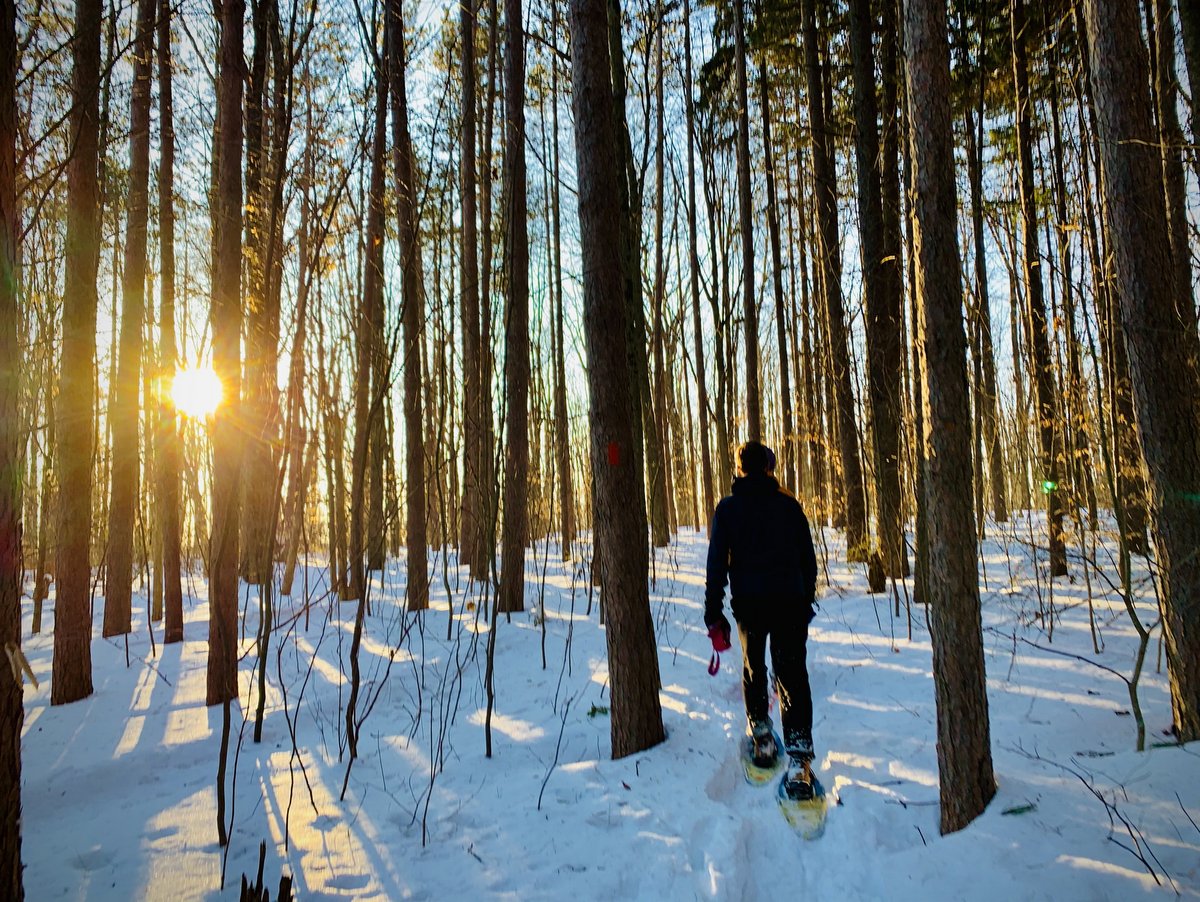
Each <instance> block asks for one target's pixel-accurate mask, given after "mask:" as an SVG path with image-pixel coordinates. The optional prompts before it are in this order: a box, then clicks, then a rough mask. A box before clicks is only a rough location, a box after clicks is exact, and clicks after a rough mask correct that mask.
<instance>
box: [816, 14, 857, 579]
mask: <svg viewBox="0 0 1200 902" xmlns="http://www.w3.org/2000/svg"><path fill="white" fill-rule="evenodd" d="M817 2H818V0H804V4H803V6H804V57H805V68H806V71H807V78H808V107H809V122H810V124H811V127H812V148H813V174H814V179H815V188H816V204H815V206H816V213H817V222H818V234H819V241H818V242H817V247H818V253H819V256H820V260H821V276H822V279H821V286H822V288H821V293H822V295H823V297H824V305H823V306H824V313H825V327H826V338H827V347H828V349H829V363H830V372H829V387H830V389H831V390H832V395H833V404H832V405H831V410H830V414H831V421H832V419H833V418H834V417H836V430H837V438H838V449H839V452H840V454H839V456H840V460H841V465H842V467H841V472H842V479H843V486H844V490H845V500H846V549H847V555H848V557H849V559H850V560H864V559H865V557H866V551H867V549H866V541H867V508H866V499H865V497H864V496H865V489H864V485H863V473H862V464H861V462H860V460H859V445H858V426H857V423H856V418H855V413H854V395H853V392H852V389H851V384H850V348H849V343H848V340H847V337H846V321H845V313H844V310H843V306H842V288H841V285H842V280H841V262H840V260H841V249H840V243H839V238H838V224H837V176H836V172H835V169H834V160H833V153H832V143H831V141H830V135H829V131H828V126H827V122H826V118H827V107H826V102H825V79H824V78H823V77H822V68H823V67H827V66H828V61H825V62H824V64H823V63H822V61H821V56H822V48H825V47H826V46H827V45H826V42H824V41H823V40H820V38H819V36H818V29H817V18H816V4H817ZM826 53H827V50H826ZM831 425H833V423H832V422H831Z"/></svg>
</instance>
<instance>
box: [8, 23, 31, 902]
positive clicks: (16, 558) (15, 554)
mask: <svg viewBox="0 0 1200 902" xmlns="http://www.w3.org/2000/svg"><path fill="white" fill-rule="evenodd" d="M16 23H17V16H16V6H15V4H14V2H13V0H0V648H4V649H19V648H20V647H21V583H22V576H23V573H22V567H21V463H20V450H19V449H20V442H21V438H22V437H21V435H20V434H19V426H18V422H19V419H18V415H17V413H18V410H17V407H18V403H19V401H20V395H21V390H20V389H21V376H20V367H19V363H18V361H19V357H18V351H17V349H18V346H19V343H18V339H17V335H18V332H19V330H20V328H21V317H20V313H19V311H18V307H17V244H18V240H19V238H18V235H19V230H18V217H17V102H16V90H17V86H16V80H17V31H16V27H17V24H16ZM30 491H33V489H32V486H31V487H30ZM23 720H24V707H23V703H22V698H21V679H20V674H19V673H17V672H15V669H14V668H12V667H0V896H3V897H4V898H5V899H11V900H13V902H21V900H22V899H24V898H25V892H24V885H23V883H22V880H21V726H22V722H23Z"/></svg>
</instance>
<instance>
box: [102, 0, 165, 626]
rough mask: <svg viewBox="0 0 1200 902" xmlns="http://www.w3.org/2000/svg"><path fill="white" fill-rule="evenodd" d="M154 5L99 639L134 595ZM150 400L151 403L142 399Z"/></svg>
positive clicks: (142, 56)
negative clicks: (101, 626)
mask: <svg viewBox="0 0 1200 902" xmlns="http://www.w3.org/2000/svg"><path fill="white" fill-rule="evenodd" d="M154 12H155V8H154V0H138V5H137V25H136V33H135V36H134V42H133V96H132V100H131V101H130V112H129V123H130V125H129V184H128V188H127V193H126V203H127V207H126V209H127V218H126V226H125V266H124V270H123V276H122V281H121V344H120V360H119V363H118V364H117V381H116V384H115V385H113V386H111V394H110V398H111V401H110V404H109V410H110V414H111V415H110V419H111V421H112V471H111V475H112V491H111V495H110V499H111V500H110V502H109V506H108V555H107V580H106V583H105V585H106V586H107V589H106V591H105V595H104V635H105V636H116V635H120V634H121V633H127V632H129V628H130V596H131V594H132V591H133V587H132V579H133V528H134V517H135V515H136V509H137V496H138V422H139V417H138V409H139V407H140V405H139V404H138V393H139V391H140V389H141V380H142V374H141V368H142V320H143V318H144V315H145V307H146V299H145V291H146V220H147V214H148V195H149V184H150V74H151V66H152V64H153V55H154ZM147 400H149V399H147Z"/></svg>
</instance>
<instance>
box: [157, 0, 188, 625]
mask: <svg viewBox="0 0 1200 902" xmlns="http://www.w3.org/2000/svg"><path fill="white" fill-rule="evenodd" d="M171 66H172V62H171V4H170V0H158V109H159V114H158V116H159V132H160V134H159V162H158V249H159V255H160V257H161V264H160V268H161V275H160V277H159V299H160V304H161V307H160V309H161V313H160V320H161V322H160V324H159V329H160V331H159V339H158V341H159V347H158V359H159V376H160V378H161V379H163V380H164V381H165V380H168V379H170V378H172V377H173V376H174V374H175V361H176V352H175V347H176V345H175V115H174V104H173V99H172V75H171ZM157 456H158V491H157V496H158V498H157V511H158V516H159V518H160V521H159V522H160V523H161V524H162V526H161V531H162V546H163V547H162V561H163V562H162V567H163V607H164V615H165V621H166V622H165V624H164V633H163V641H164V642H166V643H171V642H181V641H183V585H182V576H181V573H180V570H181V563H180V556H181V555H180V552H181V548H180V543H181V539H180V516H179V424H178V419H177V416H176V414H175V411H174V410H173V409H172V408H171V407H170V405H168V404H165V403H164V404H162V405H160V407H159V418H158V455H157Z"/></svg>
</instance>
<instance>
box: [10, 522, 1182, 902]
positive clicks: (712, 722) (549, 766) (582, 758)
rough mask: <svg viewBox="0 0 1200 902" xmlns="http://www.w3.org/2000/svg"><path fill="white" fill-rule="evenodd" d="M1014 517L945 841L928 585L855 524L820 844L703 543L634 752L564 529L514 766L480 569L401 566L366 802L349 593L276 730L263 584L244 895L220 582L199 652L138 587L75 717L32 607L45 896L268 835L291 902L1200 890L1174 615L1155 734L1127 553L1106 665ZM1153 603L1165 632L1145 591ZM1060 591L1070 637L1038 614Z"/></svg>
mask: <svg viewBox="0 0 1200 902" xmlns="http://www.w3.org/2000/svg"><path fill="white" fill-rule="evenodd" d="M1007 530H1008V532H1007V533H1006V532H1005V531H1004V529H997V528H996V527H995V526H992V527H991V534H990V536H989V540H988V542H987V543H986V544H985V552H986V553H985V555H984V560H983V566H982V567H981V578H982V579H984V580H985V582H984V583H983V585H984V588H983V589H982V593H983V604H984V624H985V629H986V633H985V644H986V648H987V666H988V687H989V692H990V699H991V735H992V748H993V754H994V758H995V768H996V776H997V780H998V782H999V787H1000V788H999V792H998V794H997V796H996V798H995V800H994V801H993V802H992V803H991V805H990V806H989V807H988V809H987V811H986V812H985V813H984V814H983V816H982V817H980V818H979V819H977V820H976V821H975V822H974V823H973V824H972V825H971V826H970V827H968V828H967V829H965V830H963V831H961V832H959V833H957V834H954V835H951V836H940V835H939V833H938V807H937V799H938V786H937V779H938V777H937V754H936V728H935V710H934V701H933V681H932V677H931V673H930V668H931V656H930V646H929V636H928V630H927V628H926V623H925V616H924V611H923V609H921V608H919V607H916V606H913V607H912V609H911V617H910V616H909V615H908V612H907V610H906V605H905V603H904V602H905V592H904V590H903V587H900V595H901V604H900V614H899V616H896V614H895V611H894V609H893V605H892V602H891V601H890V599H888V598H885V597H884V596H876V597H872V596H869V595H866V594H864V593H865V591H866V577H865V574H864V572H863V569H862V568H861V567H854V568H849V567H847V566H845V565H842V564H839V563H837V561H838V560H840V559H841V558H842V557H843V554H842V551H841V548H840V547H839V546H838V545H837V544H836V543H837V538H836V536H835V535H834V534H832V533H830V534H829V535H828V537H827V539H828V544H827V545H826V544H825V543H821V547H819V548H818V556H819V557H820V558H822V559H825V558H827V560H828V565H827V566H825V565H823V568H822V578H823V580H824V579H826V578H828V580H829V581H830V583H831V585H828V586H824V587H823V588H822V589H821V595H820V603H821V610H820V612H819V614H818V617H817V619H816V620H815V621H814V623H813V629H812V635H811V639H810V643H809V669H810V672H811V676H812V684H813V696H814V703H815V709H816V724H815V730H814V732H815V739H816V745H817V753H818V757H817V764H818V767H819V774H820V776H821V779H822V780H823V782H824V783H825V785H826V786H827V787H828V789H829V792H830V795H831V796H832V797H835V798H836V800H837V805H836V807H834V808H832V809H831V812H830V815H829V821H828V826H827V830H826V833H825V836H824V837H823V838H822V839H820V840H818V841H816V842H811V843H806V842H804V841H802V840H800V839H799V838H797V837H796V836H795V835H794V834H792V833H791V832H790V831H789V829H788V828H787V826H786V825H785V823H784V821H783V819H782V817H781V815H780V812H779V811H778V809H777V807H776V804H775V801H774V794H773V792H771V791H770V789H761V788H754V787H751V786H750V785H748V784H746V783H745V782H744V780H743V778H742V774H741V770H740V765H739V761H738V757H737V751H736V739H737V737H738V736H739V735H740V734H741V733H742V731H743V725H744V717H743V713H742V704H741V696H740V684H739V669H740V657H739V654H738V652H737V649H736V648H735V649H734V650H732V651H730V652H729V653H728V654H727V655H726V656H725V658H724V662H723V666H722V668H721V671H720V673H719V674H718V675H717V676H716V677H715V678H714V677H710V676H709V675H708V673H707V672H706V665H707V663H708V657H709V652H710V646H709V642H708V639H707V637H706V636H705V632H704V628H703V625H702V623H701V612H702V609H703V602H702V595H703V591H702V587H703V560H704V551H705V538H704V536H703V535H702V534H701V535H696V534H691V533H685V534H683V535H682V536H680V537H679V538H678V539H677V540H676V541H675V542H674V543H673V544H672V546H671V547H670V548H669V549H666V550H662V551H660V552H659V554H658V557H657V561H656V565H655V569H656V574H657V577H658V578H657V581H656V583H655V585H654V588H653V589H652V593H651V604H652V608H653V614H654V622H655V625H656V631H657V638H658V648H659V663H660V667H661V670H662V687H663V688H662V692H661V699H662V706H663V716H664V720H665V723H666V728H667V731H668V738H667V741H666V742H664V743H663V744H662V745H660V746H658V747H656V748H653V749H650V750H648V751H646V752H643V753H641V754H639V755H635V756H631V757H629V758H627V759H624V760H621V761H612V760H610V759H609V751H608V750H609V721H608V716H607V705H608V694H607V689H606V675H607V665H606V660H605V648H604V630H603V627H602V626H601V625H600V624H599V618H598V617H597V610H596V607H595V604H594V603H593V604H592V605H591V611H590V614H589V613H588V611H589V595H588V587H587V578H586V571H585V570H584V568H583V565H582V564H581V563H579V562H578V560H577V562H576V563H575V564H574V565H571V564H565V565H564V564H560V563H559V562H558V561H557V558H558V554H557V549H556V547H554V546H552V547H551V551H550V554H549V560H546V555H545V548H544V547H542V548H540V549H539V552H538V553H537V554H536V555H534V554H532V553H531V554H530V555H529V558H528V561H527V590H526V600H527V608H528V610H527V611H526V612H525V613H522V614H519V615H514V616H513V617H512V618H511V620H510V621H509V620H504V619H501V621H500V623H499V629H498V633H497V636H496V654H495V685H496V707H495V712H494V714H493V716H492V720H491V740H492V757H491V758H490V759H489V758H487V757H486V756H485V731H484V712H485V708H486V695H485V691H484V671H485V663H486V647H487V639H488V636H487V630H486V624H483V623H482V622H479V623H477V617H476V614H477V611H476V607H477V605H476V604H475V602H476V598H477V596H476V595H475V594H473V593H472V592H471V591H470V590H469V588H468V584H467V581H466V579H465V576H462V575H460V572H459V571H457V570H455V569H454V567H453V559H451V561H450V562H449V563H450V565H451V566H450V567H449V568H448V569H447V570H445V571H443V567H442V563H443V562H442V560H441V558H439V557H432V558H431V561H432V563H433V564H434V565H435V566H434V567H433V568H432V570H431V572H433V573H434V575H435V576H434V584H433V594H434V601H433V609H432V610H431V611H430V612H428V613H427V614H425V615H424V616H423V617H416V616H412V615H410V616H408V617H404V616H403V615H402V613H401V611H400V609H399V605H398V604H397V602H396V600H395V599H396V598H397V597H401V598H402V597H403V585H402V580H403V567H402V566H401V565H400V564H399V563H397V562H391V563H390V564H389V567H388V569H387V572H386V574H385V579H384V584H383V586H382V587H381V586H380V584H379V580H378V577H376V578H375V583H374V587H373V595H374V604H373V607H372V611H371V614H370V615H369V617H368V618H367V622H366V629H365V633H364V639H363V648H362V661H363V668H362V670H363V686H364V692H363V698H362V700H361V701H360V705H359V710H360V712H361V711H364V710H366V711H369V713H367V714H366V717H365V720H364V721H363V723H362V728H361V739H360V743H359V758H358V759H357V760H356V761H355V763H354V766H353V769H352V771H351V773H350V775H349V782H348V786H347V789H346V793H345V798H344V799H339V796H340V795H341V792H342V785H343V782H344V781H345V778H346V768H347V762H348V755H347V754H346V753H345V749H344V742H345V740H344V736H345V727H344V720H345V705H346V701H347V696H348V685H349V679H348V673H349V650H350V641H351V636H352V633H353V623H354V611H355V605H353V604H338V603H336V602H331V601H330V600H329V598H328V594H327V591H326V583H325V581H326V577H327V574H326V571H324V570H323V569H322V568H321V567H320V566H318V564H317V562H315V561H314V562H312V564H311V566H310V567H309V568H308V570H307V588H306V589H305V581H304V580H303V579H300V578H298V579H297V591H296V593H295V595H294V596H293V597H292V598H290V599H288V598H284V599H282V600H281V601H280V602H279V609H278V614H277V626H276V630H275V633H274V635H273V636H272V639H271V646H270V653H269V659H268V668H267V676H268V683H269V687H268V688H269V692H268V699H267V710H266V718H265V722H264V728H263V741H262V742H261V743H260V744H255V743H254V742H253V741H252V736H253V716H254V699H255V693H256V689H255V679H256V664H257V649H256V646H255V634H256V631H257V613H256V608H257V602H256V600H255V599H253V598H251V599H249V603H248V604H246V605H245V608H246V613H245V628H244V642H243V645H242V649H243V653H244V654H243V658H242V664H241V675H242V695H241V705H240V706H239V705H235V706H234V708H233V723H234V728H233V742H234V745H235V748H234V750H233V751H232V752H231V758H233V757H236V766H231V768H230V780H231V782H233V784H234V788H233V789H232V792H231V799H232V801H233V808H232V811H231V812H230V814H231V816H232V821H233V826H232V839H231V843H230V846H229V851H228V861H227V863H226V865H225V890H224V891H222V890H221V889H220V881H221V872H222V855H223V852H222V849H221V848H220V847H219V846H218V844H217V826H216V824H217V822H216V789H215V781H216V772H217V758H218V747H219V740H220V733H221V708H220V707H219V706H218V707H215V708H211V709H210V708H206V707H205V706H204V692H205V663H206V654H207V649H206V641H205V640H206V636H207V632H208V625H207V624H208V607H207V603H206V601H205V599H204V592H205V586H204V584H203V582H202V580H201V579H200V578H199V577H193V578H191V579H189V580H187V581H186V582H185V592H188V591H191V592H192V593H194V594H191V595H189V596H188V597H187V598H185V609H186V618H187V624H186V641H185V642H184V643H183V644H181V645H174V646H166V647H164V646H163V645H162V643H161V634H156V637H155V638H156V640H157V646H156V651H152V649H151V641H150V635H149V632H148V630H147V624H146V610H145V603H144V597H143V598H142V599H141V601H140V602H139V601H136V600H135V610H137V612H138V613H136V614H135V631H134V633H133V634H132V635H131V636H130V637H129V641H128V649H127V648H126V643H125V641H124V640H118V641H109V640H104V639H100V638H97V639H96V640H95V641H94V642H93V645H92V649H93V651H92V655H93V667H94V681H95V690H96V691H95V694H94V695H93V696H92V697H91V698H88V699H86V700H84V701H81V702H78V703H75V704H72V705H67V706H64V707H57V708H52V707H50V704H49V698H50V693H49V681H50V668H51V651H52V645H53V641H52V633H51V629H52V625H53V619H52V617H50V616H48V617H47V628H46V631H45V632H43V633H42V634H41V635H39V636H33V637H30V635H29V628H30V610H29V609H28V607H27V608H26V611H25V631H24V637H25V638H24V649H25V652H26V654H27V656H28V658H29V660H30V662H31V663H32V665H33V669H34V671H35V673H36V674H37V676H38V679H39V680H40V681H41V687H40V688H38V689H35V688H33V687H32V686H27V688H26V694H25V704H26V715H25V734H24V741H23V746H22V751H23V760H22V767H23V771H22V773H23V783H24V787H23V806H24V816H23V822H22V823H23V839H24V860H25V862H26V865H27V866H26V870H25V888H26V894H27V897H28V898H29V899H31V900H34V902H37V900H42V899H59V898H68V899H97V900H99V899H104V900H108V899H112V900H128V899H170V900H173V902H174V900H184V899H200V898H205V899H216V898H229V897H231V896H232V897H236V892H237V886H238V883H239V880H240V878H241V875H242V874H243V873H247V874H250V875H251V877H253V875H254V872H255V870H256V869H257V861H258V848H259V843H260V842H261V841H264V840H265V841H266V844H267V864H266V881H265V882H266V884H267V886H268V887H269V888H270V889H271V894H272V897H274V896H275V888H276V886H277V884H278V879H279V875H280V874H281V873H289V874H291V875H293V877H294V887H295V891H296V894H297V896H298V897H299V898H301V899H334V898H337V899H346V898H352V899H443V900H445V899H475V898H505V899H514V900H515V899H521V900H532V899H546V900H561V899H571V898H574V899H648V900H659V899H672V900H673V899H680V900H687V899H710V898H711V899H751V900H752V899H778V898H789V899H820V900H835V899H838V900H859V899H891V900H904V899H914V900H917V899H919V900H929V899H937V900H941V899H1004V900H1011V899H1053V900H1055V902H1062V900H1064V899H1081V900H1084V899H1086V900H1099V899H1112V900H1128V899H1137V898H1143V897H1155V896H1160V897H1163V898H1167V897H1170V896H1174V895H1176V894H1179V895H1181V896H1183V897H1185V898H1200V827H1197V824H1196V822H1197V821H1200V747H1198V746H1197V744H1192V745H1190V746H1185V747H1178V746H1164V747H1155V746H1156V744H1163V743H1166V742H1167V740H1168V737H1166V736H1164V735H1163V729H1164V728H1166V727H1168V726H1169V725H1170V720H1171V717H1170V700H1169V695H1168V691H1167V684H1166V676H1165V664H1164V665H1163V667H1164V670H1163V672H1159V671H1158V669H1157V667H1156V665H1157V661H1158V656H1159V649H1158V636H1159V633H1158V631H1157V630H1156V631H1155V632H1154V635H1153V638H1152V640H1151V644H1150V648H1149V653H1148V655H1147V659H1146V667H1145V671H1144V673H1143V674H1142V677H1141V681H1140V699H1141V704H1142V707H1143V709H1144V712H1145V721H1146V727H1147V737H1146V744H1147V748H1148V751H1145V752H1140V753H1139V752H1136V751H1135V750H1134V749H1135V742H1136V730H1135V724H1134V721H1133V717H1132V716H1131V715H1130V714H1129V711H1130V707H1131V706H1130V700H1129V696H1128V692H1127V689H1126V685H1125V683H1124V682H1123V681H1122V679H1121V678H1119V677H1118V676H1117V675H1115V674H1114V673H1113V672H1111V671H1116V672H1117V673H1119V674H1124V675H1126V676H1128V675H1129V674H1130V673H1131V672H1132V670H1133V666H1134V657H1135V650H1136V646H1137V637H1136V634H1135V632H1134V630H1133V628H1132V626H1131V624H1130V621H1129V618H1128V615H1127V613H1126V611H1125V609H1124V607H1123V605H1122V604H1121V603H1120V600H1119V598H1118V596H1117V595H1116V593H1115V592H1114V590H1113V587H1112V586H1111V585H1110V583H1109V581H1110V580H1111V581H1112V582H1117V581H1118V580H1117V577H1116V566H1115V562H1113V561H1112V559H1111V555H1110V553H1109V552H1108V551H1106V550H1105V549H1104V547H1101V548H1100V549H1099V557H1100V559H1101V561H1102V563H1103V565H1104V572H1103V574H1100V575H1096V574H1093V575H1092V578H1091V583H1092V585H1091V591H1092V595H1093V599H1094V619H1095V624H1096V630H1097V632H1098V635H1099V641H1100V642H1101V643H1102V652H1101V653H1100V654H1097V653H1095V651H1094V650H1093V645H1092V641H1093V640H1092V634H1091V630H1090V628H1089V606H1088V603H1087V595H1088V593H1087V587H1086V586H1085V581H1084V579H1083V573H1082V569H1081V567H1080V565H1079V564H1078V561H1077V559H1073V561H1072V575H1073V577H1074V581H1073V582H1072V583H1068V582H1067V581H1066V580H1059V581H1057V582H1056V583H1055V584H1054V585H1053V597H1051V587H1050V586H1049V585H1048V584H1047V583H1046V580H1045V576H1044V564H1043V569H1042V571H1041V576H1040V578H1038V577H1037V576H1036V575H1035V571H1034V568H1033V565H1032V564H1031V561H1030V557H1029V551H1028V549H1029V547H1030V541H1031V539H1034V538H1040V535H1038V534H1037V533H1036V530H1035V531H1033V532H1031V531H1030V530H1029V528H1028V526H1027V525H1026V524H1024V523H1021V524H1018V525H1016V526H1009V527H1007ZM584 551H585V552H586V548H584ZM1088 553H1089V554H1090V553H1091V551H1090V549H1089V552H1088ZM1137 565H1138V566H1139V567H1140V568H1141V569H1140V570H1139V571H1138V573H1140V574H1142V576H1143V577H1144V573H1145V570H1144V568H1145V563H1144V562H1143V561H1140V560H1139V561H1137ZM443 574H445V580H444V577H443ZM543 574H544V579H543ZM446 583H448V586H449V590H450V591H449V595H448V594H447V591H446ZM910 585H911V584H910ZM1039 590H1040V598H1039ZM1139 595H1140V596H1141V613H1142V617H1143V619H1144V620H1145V621H1146V622H1148V623H1149V622H1153V621H1154V620H1156V619H1157V617H1156V614H1155V612H1154V602H1153V595H1152V593H1151V592H1150V591H1149V587H1148V585H1146V584H1145V583H1144V581H1143V583H1142V584H1141V585H1140V587H1139ZM306 598H307V599H308V604H307V610H306ZM448 599H449V600H450V601H452V602H453V606H454V610H455V613H456V619H455V621H454V624H453V626H452V627H451V629H450V636H451V638H450V639H449V640H447V638H446V636H447V626H448V623H447V620H448V618H447V610H448ZM593 602H594V600H593ZM100 604H102V601H99V600H98V601H97V611H96V615H97V617H96V621H97V624H98V623H99V615H100V610H99V606H100ZM26 605H27V606H28V605H29V601H28V599H26ZM1051 609H1052V610H1053V611H1054V615H1055V620H1054V629H1053V636H1050V635H1048V634H1047V630H1046V628H1045V624H1046V623H1047V620H1046V619H1045V618H1041V619H1039V617H1038V614H1039V611H1040V610H1045V611H1049V610H1051ZM543 610H544V611H545V617H544V618H543V617H542V616H541V612H542V611H543ZM49 611H52V605H49V606H48V613H49ZM155 629H156V633H157V631H158V626H157V625H156V627H155ZM910 629H911V638H910ZM98 635H99V630H98V629H97V636H98ZM735 642H736V638H735ZM1030 643H1032V644H1030ZM397 649H398V651H397ZM393 651H395V656H394V660H393V661H391V663H390V667H389V656H390V653H391V652H393ZM1074 656H1079V657H1074ZM1081 658H1087V659H1090V660H1091V661H1094V662H1096V663H1098V664H1102V665H1104V667H1106V668H1111V671H1107V670H1105V669H1102V668H1100V667H1097V666H1095V665H1094V664H1091V663H1088V662H1087V661H1084V660H1081ZM247 717H248V718H249V721H247V720H246V718H247ZM293 733H294V743H293Z"/></svg>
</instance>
